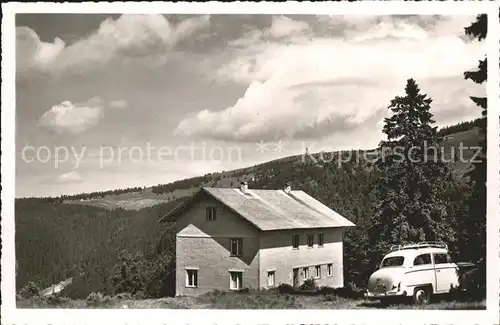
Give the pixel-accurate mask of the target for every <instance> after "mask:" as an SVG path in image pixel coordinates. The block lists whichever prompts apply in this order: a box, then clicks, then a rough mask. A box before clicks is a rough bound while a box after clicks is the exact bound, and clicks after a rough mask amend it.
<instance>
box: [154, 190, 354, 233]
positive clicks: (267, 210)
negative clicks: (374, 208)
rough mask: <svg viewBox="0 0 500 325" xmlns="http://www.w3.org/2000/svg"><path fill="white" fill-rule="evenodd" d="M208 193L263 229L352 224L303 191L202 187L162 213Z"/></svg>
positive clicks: (172, 212)
mask: <svg viewBox="0 0 500 325" xmlns="http://www.w3.org/2000/svg"><path fill="white" fill-rule="evenodd" d="M203 193H205V194H208V195H209V196H211V197H213V198H214V199H216V200H217V201H219V202H221V203H222V204H224V205H225V206H227V207H228V208H229V209H231V210H233V211H234V212H236V213H237V214H239V215H240V216H242V217H243V218H245V219H246V220H248V221H249V222H250V223H252V224H253V225H254V226H255V227H257V228H258V229H260V230H263V231H269V230H282V229H307V228H335V227H352V226H355V224H354V223H352V222H350V221H349V220H347V219H346V218H344V217H342V216H341V215H340V214H338V213H336V212H335V211H333V210H332V209H330V208H328V207H327V206H326V205H324V204H323V203H321V202H319V201H318V200H316V199H314V198H313V197H311V196H310V195H308V194H307V193H305V192H303V191H296V190H293V191H289V192H288V193H286V192H285V191H283V190H254V189H248V190H246V192H245V193H243V192H242V191H241V190H240V189H239V188H213V187H202V188H201V189H200V191H198V192H197V193H196V194H194V195H193V196H192V197H191V198H189V199H188V200H187V201H186V202H185V203H184V204H182V205H180V206H179V207H177V208H175V209H174V210H173V211H171V212H170V213H169V214H167V215H166V216H164V217H163V218H162V220H164V219H165V218H167V217H172V216H173V215H174V214H178V213H180V212H181V211H183V210H184V209H186V208H187V207H189V206H190V205H191V203H192V202H193V201H194V200H195V199H196V198H197V197H199V195H201V194H203Z"/></svg>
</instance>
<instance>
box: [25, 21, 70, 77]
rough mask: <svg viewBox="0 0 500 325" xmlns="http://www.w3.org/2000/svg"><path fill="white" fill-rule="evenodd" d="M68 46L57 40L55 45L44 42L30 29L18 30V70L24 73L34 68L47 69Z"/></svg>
mask: <svg viewBox="0 0 500 325" xmlns="http://www.w3.org/2000/svg"><path fill="white" fill-rule="evenodd" d="M65 46H66V44H65V43H64V42H63V41H62V40H61V39H60V38H56V39H55V40H54V42H53V43H49V42H42V41H40V38H39V37H38V35H37V34H36V33H35V31H33V30H32V29H30V28H28V27H17V28H16V69H17V71H18V72H23V71H25V70H27V69H29V68H32V67H41V68H47V67H48V66H49V65H50V64H51V63H52V62H53V61H54V59H55V58H56V57H57V56H58V55H59V54H60V53H61V51H62V50H63V49H64V47H65Z"/></svg>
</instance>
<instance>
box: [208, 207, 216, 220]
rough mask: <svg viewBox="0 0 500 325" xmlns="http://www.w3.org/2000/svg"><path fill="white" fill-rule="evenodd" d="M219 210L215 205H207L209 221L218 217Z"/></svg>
mask: <svg viewBox="0 0 500 325" xmlns="http://www.w3.org/2000/svg"><path fill="white" fill-rule="evenodd" d="M216 212H217V210H216V209H215V208H214V207H207V208H206V213H207V221H214V220H215V219H216V218H217V213H216Z"/></svg>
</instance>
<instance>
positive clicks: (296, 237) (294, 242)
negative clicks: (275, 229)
mask: <svg viewBox="0 0 500 325" xmlns="http://www.w3.org/2000/svg"><path fill="white" fill-rule="evenodd" d="M299 239H300V236H299V235H293V236H292V246H293V248H299Z"/></svg>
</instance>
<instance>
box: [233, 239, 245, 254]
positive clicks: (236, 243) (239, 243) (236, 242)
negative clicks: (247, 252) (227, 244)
mask: <svg viewBox="0 0 500 325" xmlns="http://www.w3.org/2000/svg"><path fill="white" fill-rule="evenodd" d="M231 255H232V256H241V255H243V238H231Z"/></svg>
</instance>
